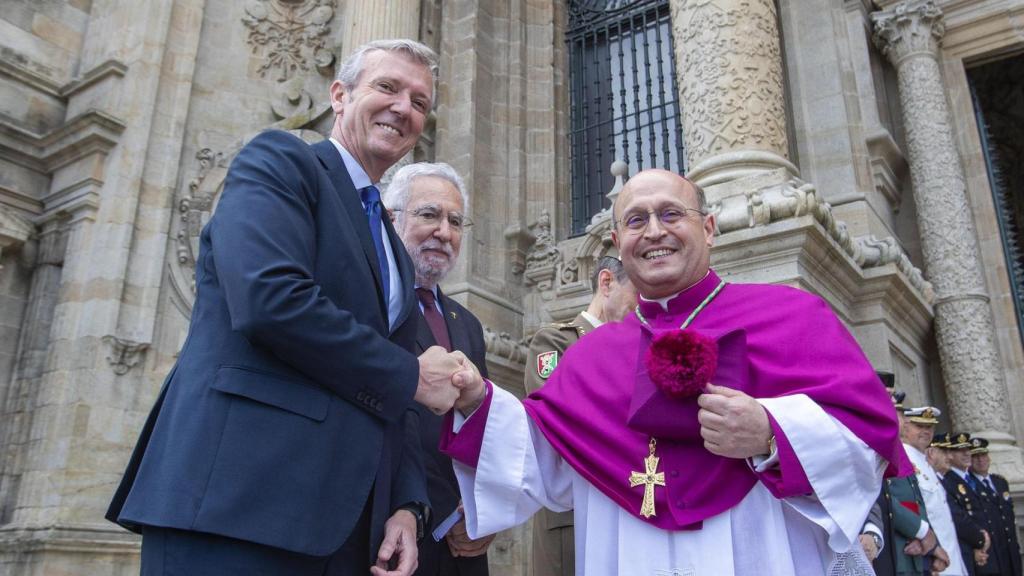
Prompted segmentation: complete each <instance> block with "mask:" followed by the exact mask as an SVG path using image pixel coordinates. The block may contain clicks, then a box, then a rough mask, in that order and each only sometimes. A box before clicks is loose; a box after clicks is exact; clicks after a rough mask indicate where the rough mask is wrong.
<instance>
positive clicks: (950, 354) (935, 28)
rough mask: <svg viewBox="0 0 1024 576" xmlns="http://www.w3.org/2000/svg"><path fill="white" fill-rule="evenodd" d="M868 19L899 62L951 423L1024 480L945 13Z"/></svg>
mask: <svg viewBox="0 0 1024 576" xmlns="http://www.w3.org/2000/svg"><path fill="white" fill-rule="evenodd" d="M872 20H873V21H874V24H875V34H874V41H875V44H876V45H877V46H878V48H879V49H880V50H881V51H882V52H883V53H884V54H885V56H886V57H887V58H888V59H889V60H890V61H891V62H892V64H893V66H895V67H896V72H897V78H898V82H899V94H900V104H901V106H902V109H903V122H904V125H905V126H906V133H907V155H908V157H909V160H910V177H911V181H912V183H913V187H914V200H915V202H916V203H917V222H918V227H919V228H920V233H921V248H922V252H923V254H924V264H925V268H926V270H927V273H928V276H929V279H930V280H931V282H932V284H933V286H934V288H935V296H936V297H935V333H936V339H937V340H938V345H939V359H940V361H941V364H942V375H943V379H944V380H945V385H946V391H947V396H948V399H949V407H950V410H951V412H952V414H951V415H952V419H953V424H954V425H955V426H956V427H957V428H958V429H960V430H964V429H966V430H967V431H970V432H972V433H975V434H977V435H979V436H984V437H986V438H988V439H989V440H991V441H992V442H993V445H994V446H993V462H994V465H995V466H996V467H997V468H999V469H1000V472H1002V473H1004V474H1005V475H1006V476H1007V477H1009V478H1010V481H1011V482H1020V481H1024V466H1022V463H1021V453H1020V450H1019V449H1018V448H1017V447H1016V445H1015V444H1014V439H1013V436H1012V435H1011V434H1010V430H1011V422H1010V412H1009V408H1008V406H1007V401H1006V398H1007V391H1006V383H1005V381H1004V380H1003V372H1002V370H1001V369H1000V365H999V357H998V352H997V350H996V343H995V331H994V329H993V322H992V310H991V308H990V307H989V298H988V294H987V291H986V289H985V284H984V276H983V275H982V272H981V258H980V254H979V252H978V242H977V238H976V236H975V231H974V221H973V220H972V218H971V208H970V206H969V204H968V200H967V190H966V187H965V184H964V174H963V169H962V167H961V165H960V159H959V157H958V155H957V150H956V146H955V143H954V140H953V133H952V129H951V127H950V110H949V104H948V103H947V102H946V97H945V90H944V88H943V84H942V77H941V75H940V70H939V61H938V60H939V41H940V40H941V38H942V35H943V33H944V32H945V26H944V24H943V18H942V11H941V10H940V9H939V8H938V7H937V6H936V5H935V4H934V3H933V2H932V1H931V0H925V1H922V0H915V1H911V2H901V3H899V4H897V5H895V6H893V7H891V8H889V9H887V10H884V11H881V12H875V13H874V14H872Z"/></svg>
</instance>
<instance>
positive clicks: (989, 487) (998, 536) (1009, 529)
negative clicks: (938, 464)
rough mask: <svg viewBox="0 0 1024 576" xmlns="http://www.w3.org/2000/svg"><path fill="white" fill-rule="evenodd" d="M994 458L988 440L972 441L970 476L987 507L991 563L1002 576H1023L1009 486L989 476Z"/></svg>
mask: <svg viewBox="0 0 1024 576" xmlns="http://www.w3.org/2000/svg"><path fill="white" fill-rule="evenodd" d="M991 465H992V459H991V458H990V457H989V455H988V440H987V439H985V438H979V437H977V436H975V437H974V438H971V471H970V474H971V477H973V478H974V481H975V482H974V483H975V486H976V487H977V488H978V493H979V494H980V495H981V501H982V503H983V504H984V505H985V507H986V508H987V516H988V518H989V526H990V527H991V531H990V533H989V534H990V535H991V536H992V549H991V550H990V551H989V561H990V562H993V561H995V563H996V564H997V565H998V566H999V573H1000V574H1004V575H1006V576H1021V559H1020V543H1019V542H1018V539H1017V525H1016V523H1015V520H1014V514H1013V499H1012V498H1010V484H1009V482H1007V481H1006V478H1003V477H1002V476H1000V475H999V474H990V473H989V467H990V466H991Z"/></svg>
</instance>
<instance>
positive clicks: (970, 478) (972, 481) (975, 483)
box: [967, 474, 979, 492]
mask: <svg viewBox="0 0 1024 576" xmlns="http://www.w3.org/2000/svg"><path fill="white" fill-rule="evenodd" d="M967 485H968V486H970V487H971V490H974V491H975V492H978V491H979V490H978V481H977V480H975V479H974V475H973V474H967Z"/></svg>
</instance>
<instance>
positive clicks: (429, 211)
mask: <svg viewBox="0 0 1024 576" xmlns="http://www.w3.org/2000/svg"><path fill="white" fill-rule="evenodd" d="M391 212H394V213H398V212H403V210H401V209H400V208H393V209H392V210H391ZM408 212H409V216H412V217H413V218H415V219H416V221H417V222H419V223H420V224H422V225H424V226H440V225H441V220H442V218H443V219H446V220H447V221H448V227H449V228H451V229H452V230H453V231H455V232H462V231H463V230H465V229H466V228H469V227H470V226H472V225H473V221H472V220H470V219H469V216H466V215H464V214H459V213H458V212H448V213H445V212H443V211H442V210H441V208H440V207H438V206H435V205H433V204H426V205H424V206H420V207H419V208H413V209H412V210H409V211H408Z"/></svg>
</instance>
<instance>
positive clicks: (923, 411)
mask: <svg viewBox="0 0 1024 576" xmlns="http://www.w3.org/2000/svg"><path fill="white" fill-rule="evenodd" d="M903 415H904V416H906V417H907V420H910V421H911V422H913V423H915V424H930V425H932V426H934V425H936V424H938V423H939V418H938V417H939V416H942V410H939V409H938V408H936V407H934V406H921V407H919V408H909V409H907V410H904V411H903Z"/></svg>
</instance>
